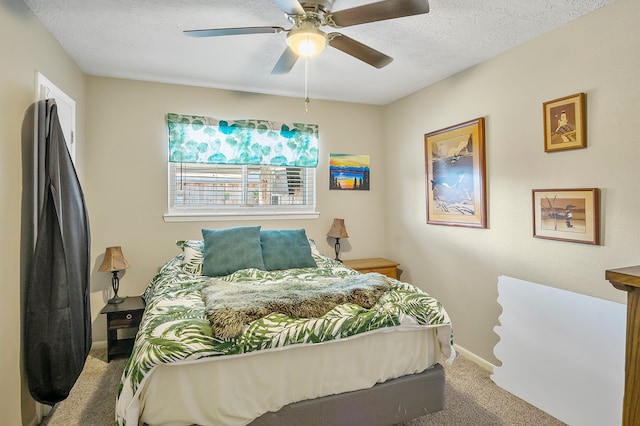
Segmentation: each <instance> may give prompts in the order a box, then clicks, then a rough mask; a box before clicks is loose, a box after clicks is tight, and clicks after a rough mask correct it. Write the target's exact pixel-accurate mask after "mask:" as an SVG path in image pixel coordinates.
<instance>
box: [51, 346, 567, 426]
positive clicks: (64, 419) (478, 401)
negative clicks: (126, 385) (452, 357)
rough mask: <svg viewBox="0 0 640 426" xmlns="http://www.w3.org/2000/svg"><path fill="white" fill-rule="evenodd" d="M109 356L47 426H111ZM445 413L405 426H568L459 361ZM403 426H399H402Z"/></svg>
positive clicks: (118, 366)
mask: <svg viewBox="0 0 640 426" xmlns="http://www.w3.org/2000/svg"><path fill="white" fill-rule="evenodd" d="M106 359H107V357H106V350H105V349H96V350H92V351H91V354H90V355H89V358H88V359H87V362H86V364H85V367H84V370H83V372H82V374H81V376H80V378H79V379H78V381H77V382H76V385H75V386H74V388H73V389H72V390H71V393H70V394H69V398H67V399H66V400H64V401H62V402H61V403H59V404H57V405H56V407H55V408H54V410H52V412H51V413H50V414H49V415H48V416H47V417H45V418H44V419H43V421H42V423H41V425H47V426H72V425H82V426H113V425H114V419H115V415H114V410H115V398H116V390H117V388H118V385H119V383H120V376H121V374H122V370H123V369H124V366H125V363H126V359H123V358H120V359H115V360H112V361H111V362H110V363H107V362H106ZM445 370H446V378H447V380H446V387H445V398H446V399H445V404H446V408H445V409H444V410H443V411H441V412H438V413H434V414H429V415H426V416H423V417H420V418H417V419H414V420H412V421H409V422H406V423H403V424H402V425H401V426H467V425H468V426H478V425H482V426H489V425H513V426H520V425H522V426H525V425H532V426H533V425H535V426H539V425H544V426H555V425H564V423H562V422H560V421H559V420H557V419H555V418H553V417H551V416H549V415H548V414H546V413H544V412H543V411H540V410H538V409H537V408H535V407H533V406H532V405H530V404H528V403H526V402H524V401H522V400H521V399H519V398H517V397H515V396H513V395H512V394H510V393H508V392H506V391H504V390H502V389H501V388H499V387H498V386H497V385H496V384H495V383H493V381H491V378H490V377H489V372H487V371H486V370H484V369H482V368H480V367H479V366H477V365H476V364H474V363H472V362H470V361H468V360H466V359H464V358H462V357H458V359H456V361H455V362H454V363H453V365H451V366H448V365H445ZM398 426H400V425H398Z"/></svg>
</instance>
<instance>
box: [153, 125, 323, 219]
mask: <svg viewBox="0 0 640 426" xmlns="http://www.w3.org/2000/svg"><path fill="white" fill-rule="evenodd" d="M167 122H168V128H169V213H168V214H166V215H165V220H168V221H173V220H176V221H177V220H189V218H193V220H200V219H202V218H203V217H209V216H212V217H218V218H224V217H229V218H233V219H239V218H241V216H247V217H255V216H261V217H265V216H271V215H273V216H274V217H276V218H285V216H286V218H309V217H317V216H318V214H317V213H316V212H315V175H316V169H315V166H316V165H317V126H316V125H307V124H296V123H294V124H293V125H285V124H281V123H272V122H266V121H262V120H243V121H235V122H229V121H220V120H215V119H212V118H208V117H195V116H182V115H178V114H168V116H167ZM243 150H244V151H243Z"/></svg>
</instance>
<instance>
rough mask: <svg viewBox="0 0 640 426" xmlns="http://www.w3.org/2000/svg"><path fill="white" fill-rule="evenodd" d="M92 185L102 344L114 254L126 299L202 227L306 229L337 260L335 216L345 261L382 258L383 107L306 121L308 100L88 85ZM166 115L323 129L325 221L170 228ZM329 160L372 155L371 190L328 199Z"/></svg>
mask: <svg viewBox="0 0 640 426" xmlns="http://www.w3.org/2000/svg"><path fill="white" fill-rule="evenodd" d="M87 101H88V104H87V123H88V125H87V147H86V149H87V154H88V155H87V161H86V170H87V182H86V185H85V192H86V197H87V204H88V206H89V215H90V219H91V230H92V253H93V256H92V257H93V261H92V263H93V273H92V284H91V292H92V293H91V302H92V311H93V316H94V333H93V335H94V340H95V341H100V340H105V338H106V330H105V319H104V317H101V316H100V315H99V311H100V309H101V308H102V307H103V306H104V303H105V302H106V300H107V299H108V298H109V297H110V296H109V294H108V293H106V290H108V289H110V286H111V278H110V275H109V274H107V273H103V272H97V268H98V266H99V265H100V262H101V260H102V258H103V255H104V250H105V248H106V247H107V246H109V245H120V246H122V250H123V253H124V255H125V257H126V258H127V260H128V261H129V263H130V264H131V267H130V269H128V270H126V272H125V274H124V275H123V277H122V279H121V281H120V294H123V295H136V294H140V293H142V291H144V289H145V287H146V285H147V284H148V283H149V281H150V280H151V278H152V277H153V276H154V275H155V274H156V273H157V271H158V268H159V267H160V266H161V265H162V264H164V263H165V262H166V261H167V260H169V259H170V258H172V257H173V256H175V255H176V254H178V249H177V247H176V246H175V241H176V240H179V239H200V238H201V229H202V228H221V227H229V226H238V225H247V224H260V225H262V226H263V227H264V228H267V229H269V228H272V229H273V228H275V229H293V228H305V229H306V231H307V234H308V236H309V237H310V238H313V239H315V240H316V242H317V243H318V247H319V249H320V250H321V251H322V252H324V253H325V254H328V255H332V253H333V240H331V241H329V242H328V241H327V237H326V233H327V231H328V230H329V228H330V226H331V222H332V220H333V218H334V217H342V218H344V219H345V224H346V227H347V231H348V232H349V237H350V238H349V239H348V240H344V244H343V253H342V257H343V258H345V259H348V258H354V257H368V256H382V255H383V254H384V232H383V219H384V209H385V203H384V195H385V192H386V184H385V181H384V176H385V175H386V170H385V160H384V131H383V127H382V123H383V120H382V108H381V107H376V106H367V105H358V104H347V103H338V102H325V101H315V100H312V101H311V104H310V105H309V112H308V113H307V114H305V112H304V103H303V101H302V100H301V99H293V98H285V97H278V96H266V95H257V94H249V93H241V92H232V91H227V90H217V89H203V88H197V87H188V86H176V85H168V84H157V83H143V82H138V81H130V80H118V79H109V78H99V77H89V79H88V88H87ZM168 112H176V113H183V114H199V115H207V116H212V117H219V118H260V119H268V120H273V121H283V122H291V121H299V122H308V123H315V124H318V125H319V126H320V131H319V136H320V159H319V165H318V172H317V181H318V183H317V192H318V194H317V211H318V212H319V213H320V217H319V219H313V220H292V221H286V222H285V221H270V220H267V221H253V222H250V221H246V222H245V221H217V222H214V221H210V222H183V223H165V222H164V221H163V217H162V215H163V213H165V212H166V211H167V180H168V179H167V138H166V123H165V116H166V114H167V113H168ZM329 153H347V154H369V155H370V156H371V168H372V177H371V188H372V189H371V190H370V191H354V192H351V191H329V190H328V187H329V177H328V161H329Z"/></svg>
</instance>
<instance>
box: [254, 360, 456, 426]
mask: <svg viewBox="0 0 640 426" xmlns="http://www.w3.org/2000/svg"><path fill="white" fill-rule="evenodd" d="M444 382H445V380H444V368H443V367H442V366H441V365H440V364H435V365H434V366H433V367H432V368H429V369H427V370H425V371H423V372H422V373H418V374H411V375H408V376H403V377H399V378H397V379H392V380H387V381H386V382H384V383H378V384H376V385H375V386H373V387H372V388H369V389H362V390H358V391H353V392H347V393H343V394H339V395H330V396H325V397H321V398H316V399H311V400H307V401H300V402H296V403H293V404H289V405H287V406H285V407H283V408H282V409H280V410H279V411H277V412H270V413H266V414H263V415H262V416H260V417H258V418H257V419H255V420H254V421H253V422H251V423H250V426H298V425H301V424H304V425H308V426H339V425H350V426H374V425H375V426H384V425H394V424H396V423H401V422H403V421H407V420H410V419H414V418H416V417H420V416H423V415H425V414H429V413H434V412H436V411H440V410H442V409H443V408H444Z"/></svg>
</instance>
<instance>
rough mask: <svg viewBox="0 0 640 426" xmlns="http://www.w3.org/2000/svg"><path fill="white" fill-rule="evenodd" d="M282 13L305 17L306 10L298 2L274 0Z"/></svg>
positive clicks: (294, 0) (295, 0)
mask: <svg viewBox="0 0 640 426" xmlns="http://www.w3.org/2000/svg"><path fill="white" fill-rule="evenodd" d="M273 2H274V3H275V4H276V5H277V6H278V7H279V8H280V9H282V11H283V12H284V13H286V14H289V15H304V13H305V12H304V9H303V8H302V6H301V5H300V3H298V0H273Z"/></svg>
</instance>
